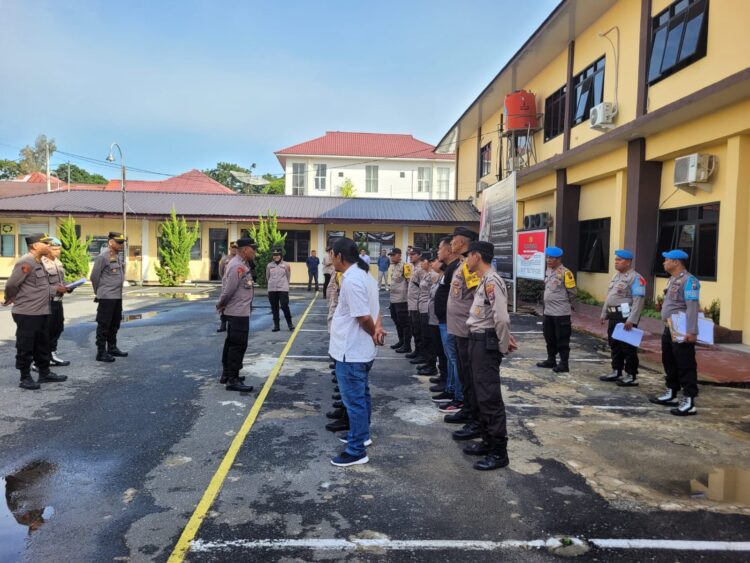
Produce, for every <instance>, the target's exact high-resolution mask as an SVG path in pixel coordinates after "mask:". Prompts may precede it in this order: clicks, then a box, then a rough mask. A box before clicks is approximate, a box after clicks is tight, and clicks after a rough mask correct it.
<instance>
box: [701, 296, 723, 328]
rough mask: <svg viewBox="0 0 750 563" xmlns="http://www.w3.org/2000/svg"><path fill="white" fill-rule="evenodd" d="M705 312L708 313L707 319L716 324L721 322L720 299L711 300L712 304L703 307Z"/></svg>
mask: <svg viewBox="0 0 750 563" xmlns="http://www.w3.org/2000/svg"><path fill="white" fill-rule="evenodd" d="M703 314H704V315H706V318H707V319H711V320H712V321H713V322H714V324H719V319H720V318H721V303H720V302H719V300H718V299H714V300H713V301H711V305H709V306H708V307H703Z"/></svg>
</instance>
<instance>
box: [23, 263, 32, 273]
mask: <svg viewBox="0 0 750 563" xmlns="http://www.w3.org/2000/svg"><path fill="white" fill-rule="evenodd" d="M21 271H22V272H23V275H26V274H28V273H29V272H30V271H31V267H30V266H29V265H28V264H21Z"/></svg>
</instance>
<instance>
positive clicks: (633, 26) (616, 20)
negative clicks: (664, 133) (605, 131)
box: [569, 0, 641, 148]
mask: <svg viewBox="0 0 750 563" xmlns="http://www.w3.org/2000/svg"><path fill="white" fill-rule="evenodd" d="M640 21H641V3H640V1H632V0H625V1H620V2H618V3H617V4H615V5H614V6H613V7H612V8H611V9H610V10H608V11H607V13H605V14H604V15H603V16H602V17H601V18H599V19H598V20H597V21H596V22H594V24H592V25H591V26H590V27H589V28H587V29H586V31H584V32H583V33H581V34H580V35H579V36H578V37H576V41H575V56H574V57H573V76H575V75H576V74H578V73H579V72H581V71H582V70H583V69H585V68H586V67H588V66H589V65H591V64H592V63H593V62H595V61H596V60H598V59H599V58H600V57H601V56H602V55H606V57H607V59H606V62H605V65H604V95H603V101H605V102H612V103H613V102H614V99H615V75H616V74H617V72H616V67H615V60H614V51H613V50H612V46H611V45H610V43H609V41H607V40H606V39H605V38H603V37H599V33H603V32H605V31H607V30H608V29H610V28H611V27H613V26H617V27H619V29H620V53H619V59H620V60H619V81H618V87H617V89H618V92H617V94H618V102H617V105H618V115H617V116H616V117H615V124H616V125H617V126H620V125H623V124H625V123H627V122H628V121H632V120H633V119H635V109H636V90H637V87H638V36H639V30H640ZM607 37H609V38H610V39H611V40H612V42H613V43H614V44H615V45H617V41H616V38H617V32H616V31H612V32H610V33H609V34H608V35H607ZM569 95H571V96H574V95H575V92H570V94H569ZM601 134H602V133H601V132H599V131H595V130H593V129H591V128H590V127H589V121H588V116H587V118H586V119H584V121H583V122H582V123H580V124H578V125H577V126H575V127H573V129H572V130H571V132H570V147H571V148H575V147H577V146H578V145H581V144H583V143H585V142H586V141H590V140H591V139H594V138H596V137H598V136H599V135H601Z"/></svg>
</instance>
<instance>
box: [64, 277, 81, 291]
mask: <svg viewBox="0 0 750 563" xmlns="http://www.w3.org/2000/svg"><path fill="white" fill-rule="evenodd" d="M85 283H86V278H81V279H80V280H76V281H74V282H70V283H66V284H65V287H67V288H68V289H75V288H77V287H78V286H79V285H83V284H85Z"/></svg>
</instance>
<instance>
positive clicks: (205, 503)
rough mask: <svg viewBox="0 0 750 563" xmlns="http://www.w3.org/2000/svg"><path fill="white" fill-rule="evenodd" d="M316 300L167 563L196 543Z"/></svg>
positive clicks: (176, 560)
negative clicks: (198, 534) (202, 525)
mask: <svg viewBox="0 0 750 563" xmlns="http://www.w3.org/2000/svg"><path fill="white" fill-rule="evenodd" d="M317 298H318V294H317V293H316V294H315V296H314V297H313V299H312V301H310V304H309V305H308V306H307V309H305V312H304V313H303V314H302V318H300V320H299V322H298V323H297V328H295V329H294V332H293V333H292V335H291V336H290V337H289V340H288V341H287V343H286V346H284V349H283V350H282V351H281V355H280V356H279V359H278V360H277V361H276V365H275V366H273V369H272V370H271V373H270V374H269V376H268V379H267V380H266V383H265V384H264V385H263V388H262V389H261V390H260V393H258V398H257V399H255V403H253V407H252V408H251V409H250V413H249V414H248V415H247V418H246V419H245V422H243V423H242V427H241V428H240V431H239V432H238V433H237V435H236V436H235V437H234V440H232V444H231V445H230V446H229V449H228V450H227V453H226V454H224V459H222V460H221V464H220V465H219V468H218V469H217V470H216V473H214V476H213V477H212V478H211V482H210V483H209V484H208V487H207V488H206V490H205V492H204V493H203V496H202V497H201V500H200V502H199V503H198V506H196V507H195V511H194V512H193V515H192V516H191V517H190V520H188V523H187V525H186V526H185V529H184V530H183V531H182V534H181V535H180V539H178V540H177V544H176V545H175V546H174V550H173V551H172V554H171V555H170V556H169V560H168V561H169V563H181V562H182V561H184V559H185V556H186V555H187V553H188V551H190V544H191V542H192V541H193V539H195V536H196V535H197V533H198V530H199V529H200V527H201V524H203V520H204V519H205V518H206V514H208V511H209V509H210V508H211V505H213V503H214V500H216V497H217V496H218V494H219V492H220V491H221V487H222V486H223V485H224V480H225V479H226V478H227V474H228V473H229V470H230V469H231V468H232V464H234V460H235V458H236V457H237V453H238V452H239V451H240V448H241V447H242V444H243V443H244V442H245V438H246V437H247V435H248V433H249V432H250V429H251V428H252V427H253V424H254V423H255V419H256V418H258V413H259V412H260V409H261V408H262V407H263V402H264V401H265V400H266V397H267V396H268V393H269V391H270V390H271V387H272V386H273V384H274V382H275V381H276V377H277V376H278V375H279V372H280V371H281V366H282V365H283V363H284V359H285V358H286V356H287V354H288V353H289V350H290V349H291V348H292V344H293V343H294V339H295V338H297V334H299V331H300V327H301V326H302V324H303V323H304V322H305V319H306V318H307V313H308V312H309V311H310V309H311V308H312V306H313V304H314V303H315V300H316V299H317Z"/></svg>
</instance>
